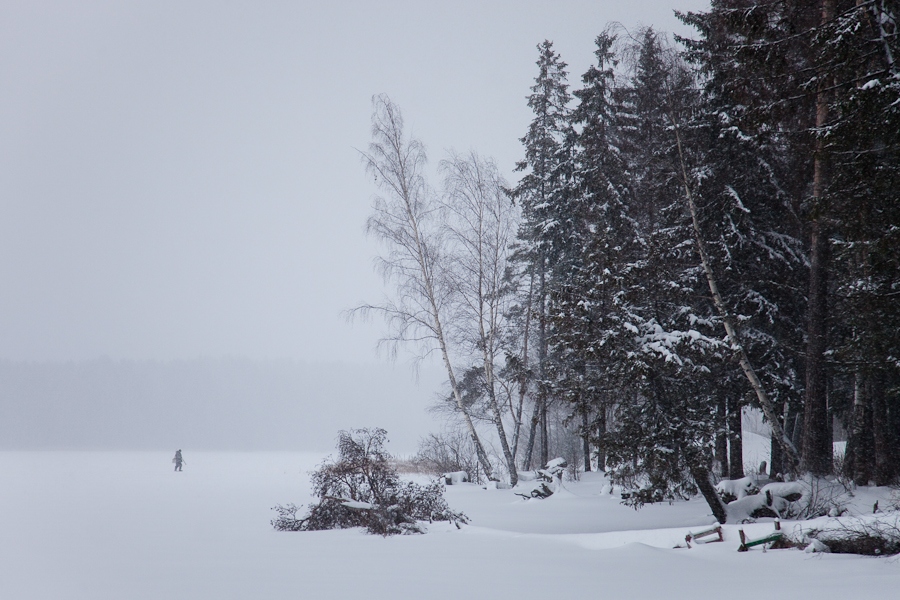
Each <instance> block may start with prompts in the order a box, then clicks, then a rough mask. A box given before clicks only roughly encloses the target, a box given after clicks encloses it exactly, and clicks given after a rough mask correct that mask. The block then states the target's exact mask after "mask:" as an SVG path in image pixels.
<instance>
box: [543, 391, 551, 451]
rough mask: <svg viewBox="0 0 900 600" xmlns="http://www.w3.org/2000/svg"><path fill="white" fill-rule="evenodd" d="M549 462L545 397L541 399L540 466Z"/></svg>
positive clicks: (548, 430)
mask: <svg viewBox="0 0 900 600" xmlns="http://www.w3.org/2000/svg"><path fill="white" fill-rule="evenodd" d="M548 462H550V428H549V426H548V425H547V397H546V396H544V398H543V400H542V401H541V466H542V467H543V466H545V465H546V464H547V463H548Z"/></svg>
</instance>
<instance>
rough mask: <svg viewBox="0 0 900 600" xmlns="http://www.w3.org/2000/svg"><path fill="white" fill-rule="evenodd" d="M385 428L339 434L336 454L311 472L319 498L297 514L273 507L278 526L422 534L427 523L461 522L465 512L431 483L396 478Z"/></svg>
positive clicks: (294, 508)
mask: <svg viewBox="0 0 900 600" xmlns="http://www.w3.org/2000/svg"><path fill="white" fill-rule="evenodd" d="M386 440H387V432H386V431H385V430H384V429H352V430H350V431H341V432H339V434H338V445H337V449H338V458H337V459H333V458H330V457H329V458H328V459H326V460H325V462H324V463H322V465H321V466H320V467H319V468H318V469H317V470H316V471H313V472H312V474H311V477H312V483H313V490H314V493H315V494H316V496H318V498H319V500H318V502H315V503H313V504H310V505H309V507H308V513H307V515H306V516H303V517H298V516H297V513H298V512H299V511H300V507H298V506H297V505H295V504H287V505H278V506H275V507H273V509H272V510H274V511H275V512H276V513H278V516H277V517H276V518H275V519H272V521H271V523H272V526H273V527H274V528H275V529H277V530H278V531H317V530H323V529H347V528H351V527H365V528H366V530H367V531H368V532H369V533H375V534H379V535H394V534H398V533H403V534H408V533H424V532H425V527H424V523H425V522H432V521H450V522H452V523H454V524H456V526H457V527H459V524H460V523H466V522H467V519H466V516H465V515H464V514H462V513H459V512H454V511H452V510H450V507H449V506H448V505H447V502H446V501H445V500H444V490H443V487H442V486H441V484H440V483H438V482H435V483H432V484H430V485H427V486H421V485H418V484H415V483H412V482H408V481H406V482H404V481H401V480H400V477H399V475H398V474H397V472H396V471H395V470H394V469H393V467H391V455H390V454H388V453H387V452H386V451H385V450H384V443H385V441H386Z"/></svg>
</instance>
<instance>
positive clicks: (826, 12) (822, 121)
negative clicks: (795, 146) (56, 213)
mask: <svg viewBox="0 0 900 600" xmlns="http://www.w3.org/2000/svg"><path fill="white" fill-rule="evenodd" d="M821 7H822V13H821V22H822V23H827V22H828V21H830V20H831V19H832V18H833V16H834V11H835V0H822V4H821ZM828 87H829V86H828V85H827V83H826V80H825V78H823V79H822V81H821V83H820V84H819V91H818V92H817V95H816V128H817V129H819V131H820V134H819V136H818V138H817V139H816V143H815V152H814V156H813V186H812V194H813V209H812V210H813V215H812V222H811V224H810V257H809V261H810V265H809V306H808V308H807V327H806V334H807V345H806V395H805V398H804V413H803V451H802V456H801V469H802V470H804V471H808V472H810V473H813V474H814V475H829V474H831V472H832V468H833V456H832V454H833V450H832V440H831V439H830V438H829V437H828V432H829V431H830V428H829V426H828V400H827V393H826V380H825V378H826V373H825V350H826V327H827V317H828V305H827V293H828V235H827V232H826V230H825V226H824V224H823V218H822V215H821V214H820V213H821V211H823V210H824V204H825V202H824V196H825V187H826V176H827V165H826V156H825V152H826V150H825V141H824V138H823V136H824V134H822V133H821V129H822V128H823V127H825V126H826V125H827V123H828V103H829V98H830V93H829V92H828V91H827V88H828Z"/></svg>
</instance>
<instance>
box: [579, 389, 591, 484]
mask: <svg viewBox="0 0 900 600" xmlns="http://www.w3.org/2000/svg"><path fill="white" fill-rule="evenodd" d="M590 425H591V424H590V420H589V419H588V410H587V406H584V405H582V409H581V444H582V454H584V472H585V473H590V472H591V442H590V437H591V427H590Z"/></svg>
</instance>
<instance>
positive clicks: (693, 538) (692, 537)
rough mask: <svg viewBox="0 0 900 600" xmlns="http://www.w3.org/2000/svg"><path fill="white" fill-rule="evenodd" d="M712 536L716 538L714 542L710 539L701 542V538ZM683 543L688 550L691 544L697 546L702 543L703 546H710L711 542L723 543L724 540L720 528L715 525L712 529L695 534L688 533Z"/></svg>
mask: <svg viewBox="0 0 900 600" xmlns="http://www.w3.org/2000/svg"><path fill="white" fill-rule="evenodd" d="M713 535H715V536H717V539H714V540H712V539H710V540H703V539H702V538H707V537H711V536H713ZM684 541H685V543H686V544H687V547H688V548H690V547H691V542H694V543H695V544H699V543H700V542H703V543H704V544H710V543H712V542H723V541H725V540H724V538H723V537H722V526H721V525H716V526H715V527H712V528H710V529H705V530H703V531H698V532H697V533H694V532H692V531H691V532H688V534H687V535H686V536H684Z"/></svg>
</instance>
